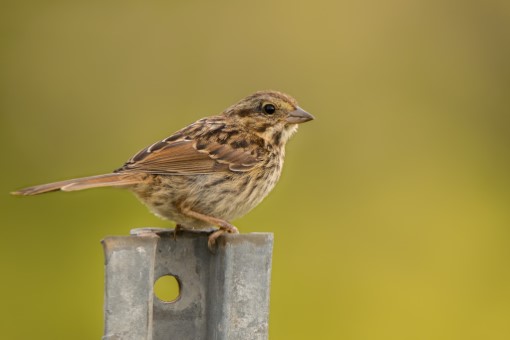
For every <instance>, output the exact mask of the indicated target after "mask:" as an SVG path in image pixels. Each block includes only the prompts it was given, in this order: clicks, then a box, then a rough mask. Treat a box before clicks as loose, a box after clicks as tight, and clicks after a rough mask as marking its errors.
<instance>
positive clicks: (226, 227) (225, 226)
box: [180, 206, 239, 251]
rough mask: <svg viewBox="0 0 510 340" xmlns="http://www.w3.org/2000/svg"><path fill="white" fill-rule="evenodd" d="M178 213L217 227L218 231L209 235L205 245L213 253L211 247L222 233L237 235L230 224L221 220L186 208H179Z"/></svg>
mask: <svg viewBox="0 0 510 340" xmlns="http://www.w3.org/2000/svg"><path fill="white" fill-rule="evenodd" d="M180 211H181V213H182V214H184V215H186V216H188V217H192V218H195V219H197V220H200V221H203V222H206V223H208V224H212V225H215V226H217V227H219V228H220V229H218V230H216V231H215V232H213V233H212V234H211V235H209V240H208V241H207V245H208V246H209V249H210V250H211V251H213V247H214V245H215V244H216V239H217V238H218V237H220V236H221V235H222V234H224V233H231V234H239V230H237V228H236V227H235V226H233V225H232V224H230V223H228V222H227V221H225V220H222V219H221V218H216V217H212V216H209V215H204V214H201V213H198V212H196V211H193V210H191V209H189V208H186V207H182V206H181V207H180Z"/></svg>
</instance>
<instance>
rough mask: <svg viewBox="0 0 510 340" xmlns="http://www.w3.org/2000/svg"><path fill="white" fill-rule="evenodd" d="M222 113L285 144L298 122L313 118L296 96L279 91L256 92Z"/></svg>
mask: <svg viewBox="0 0 510 340" xmlns="http://www.w3.org/2000/svg"><path fill="white" fill-rule="evenodd" d="M223 114H224V115H226V116H227V117H228V118H229V119H233V120H235V121H236V123H238V124H242V125H243V126H244V127H245V128H246V129H248V130H250V131H253V132H254V133H256V134H258V135H259V136H261V137H262V138H264V139H265V140H267V141H272V142H273V143H275V144H285V143H286V142H287V140H288V139H289V138H290V136H292V134H293V133H294V132H296V131H297V125H298V124H300V123H304V122H307V121H310V120H312V119H314V117H313V116H312V115H311V114H309V113H308V112H306V111H305V110H303V109H302V108H300V107H299V106H298V105H297V102H296V100H295V99H294V98H292V97H291V96H289V95H287V94H284V93H281V92H278V91H259V92H255V93H254V94H252V95H250V96H248V97H246V98H244V99H242V100H241V101H239V102H238V103H237V104H234V105H233V106H231V107H229V108H228V109H227V110H225V112H224V113H223Z"/></svg>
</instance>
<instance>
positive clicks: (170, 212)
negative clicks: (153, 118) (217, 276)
mask: <svg viewBox="0 0 510 340" xmlns="http://www.w3.org/2000/svg"><path fill="white" fill-rule="evenodd" d="M311 119H313V117H312V116H311V115H310V114H308V113H307V112H305V111H303V110H302V109H300V108H299V107H298V106H297V102H296V101H295V100H294V99H293V98H292V97H290V96H288V95H286V94H283V93H280V92H276V91H261V92H256V93H254V94H252V95H250V96H248V97H246V98H244V99H243V100H241V101H240V102H238V103H237V104H235V105H233V106H231V107H229V108H228V109H226V110H225V111H224V112H223V113H222V114H220V115H217V116H212V117H207V118H202V119H200V120H198V121H196V122H195V123H193V124H191V125H189V126H187V127H185V128H183V129H181V130H180V131H177V132H176V133H174V134H173V135H171V136H170V137H168V138H165V139H164V140H162V141H159V142H156V143H154V144H152V145H150V146H149V147H147V148H145V149H143V150H141V151H140V152H138V153H137V154H136V155H134V156H133V157H132V158H131V159H130V160H128V161H127V162H126V163H125V164H124V166H122V167H121V168H119V169H117V170H115V171H114V173H112V174H106V175H99V176H93V177H86V178H80V179H74V180H68V181H62V182H57V183H50V184H45V185H40V186H35V187H31V188H26V189H22V190H20V191H17V192H15V193H14V194H19V195H34V194H39V193H44V192H49V191H55V190H63V191H73V190H81V189H87V188H91V187H99V186H121V187H127V188H129V189H131V190H132V191H133V192H134V193H135V194H136V195H137V196H138V198H139V199H140V200H141V201H142V202H144V203H145V204H146V205H147V206H148V207H149V209H150V210H151V211H153V212H154V213H155V214H156V215H158V216H161V217H163V218H166V219H170V220H172V221H175V222H176V223H177V225H178V226H179V228H187V229H203V228H209V227H211V226H217V227H219V228H220V229H219V230H218V231H217V232H215V233H213V234H212V235H211V237H210V239H209V241H210V244H209V246H212V244H213V243H214V241H215V239H216V238H217V237H218V236H219V235H221V233H222V232H224V231H227V232H237V229H236V228H235V227H234V226H232V225H231V224H230V223H229V222H228V221H229V220H232V219H235V218H237V217H240V216H242V215H244V214H246V213H247V212H249V211H250V210H251V209H253V208H254V207H255V206H256V205H257V204H259V203H260V202H261V201H262V200H263V199H264V197H266V196H267V194H268V193H269V192H270V191H271V190H272V189H273V187H274V186H275V184H276V182H277V181H278V179H279V177H280V174H281V170H282V166H283V159H284V156H285V144H286V143H287V141H288V139H289V138H290V137H291V136H292V134H293V133H295V132H296V130H297V124H299V123H302V122H306V121H308V120H311Z"/></svg>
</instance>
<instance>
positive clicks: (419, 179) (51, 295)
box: [0, 0, 510, 340]
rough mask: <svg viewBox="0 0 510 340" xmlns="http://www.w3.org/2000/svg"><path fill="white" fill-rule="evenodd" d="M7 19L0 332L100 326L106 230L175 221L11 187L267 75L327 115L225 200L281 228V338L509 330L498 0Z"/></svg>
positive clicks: (37, 5)
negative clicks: (256, 202)
mask: <svg viewBox="0 0 510 340" xmlns="http://www.w3.org/2000/svg"><path fill="white" fill-rule="evenodd" d="M0 29H1V36H0V48H1V51H0V62H1V63H0V76H1V78H0V129H1V130H0V142H1V144H0V145H1V147H2V153H1V159H2V161H1V164H2V166H1V169H2V170H1V179H0V181H1V183H0V185H1V186H0V189H1V190H0V192H1V194H0V204H1V215H0V220H1V222H2V229H1V237H0V264H1V274H0V275H1V277H0V292H1V293H0V294H1V295H0V301H1V302H0V320H1V321H0V322H1V326H0V332H1V334H0V337H1V338H4V339H11V340H12V339H78V340H79V339H99V338H100V336H101V335H102V327H103V325H102V303H103V259H102V249H101V246H100V243H99V241H100V240H101V239H102V238H103V237H104V236H106V235H125V234H127V233H128V232H129V229H130V228H133V227H141V226H158V227H169V226H171V224H170V223H169V222H165V221H161V220H159V219H157V218H156V217H154V216H152V215H151V214H149V213H148V212H147V211H146V209H145V207H144V206H143V205H141V204H139V203H138V202H137V200H136V199H135V198H134V196H132V195H131V194H130V193H129V192H125V191H122V190H118V189H117V190H116V189H98V190H91V191H84V192H75V193H53V194H49V195H44V196H39V197H28V198H26V197H11V196H9V195H8V192H9V191H12V190H14V189H18V188H20V187H23V186H28V185H35V184H40V183H44V182H48V181H54V180H60V179H66V178H69V177H78V176H85V175H92V174H97V173H103V172H109V171H111V170H113V169H114V168H116V167H118V166H120V165H122V164H123V162H124V161H125V160H127V159H128V158H129V157H130V156H131V155H132V154H133V153H135V152H136V151H138V150H139V149H141V148H142V147H145V146H146V145H148V144H150V143H152V142H155V141H157V140H158V139H161V138H164V137H166V136H168V135H169V134H170V133H172V132H174V131H176V130H177V129H179V128H181V127H183V126H184V125H186V124H188V123H191V122H193V121H195V120H196V119H198V118H200V117H203V116H206V115H213V114H217V113H219V112H221V111H222V110H223V109H224V108H226V107H227V106H229V105H231V104H233V103H234V102H235V101H237V100H238V99H240V98H242V97H243V96H245V95H247V94H250V93H251V92H253V91H256V90H261V89H277V90H281V91H284V92H288V93H290V94H291V95H293V96H295V97H296V98H297V99H298V101H299V103H300V105H301V106H302V107H303V108H305V109H306V110H308V111H309V112H311V113H312V114H314V115H315V116H316V118H317V119H316V120H315V121H313V122H311V123H307V124H305V125H303V126H301V128H300V131H299V133H298V134H297V135H296V136H295V137H294V138H293V139H292V140H291V141H290V143H289V145H288V148H287V161H286V164H285V167H284V173H283V176H282V179H281V181H280V183H279V185H278V186H277V187H276V189H275V191H274V192H273V193H272V194H271V195H270V196H269V197H268V198H267V199H266V200H265V201H264V202H263V203H262V204H261V205H260V206H259V207H258V208H257V209H255V210H254V211H253V212H252V213H250V214H248V215H247V216H246V217H244V218H242V219H240V220H238V221H236V222H235V223H236V225H237V226H238V227H239V228H240V230H241V231H242V232H255V231H271V232H274V233H275V249H274V266H273V282H272V295H271V317H270V336H271V339H276V340H279V339H293V340H298V339H354V340H357V339H392V340H396V339H448V340H449V339H463V340H465V339H508V338H510V328H509V327H508V320H509V318H510V223H509V222H510V209H509V203H510V176H509V174H510V157H509V149H510V148H509V146H510V105H509V104H510V103H509V101H510V99H509V98H510V95H509V91H510V48H509V46H510V45H509V43H510V3H509V2H508V1H504V0H500V1H498V0H490V1H454V0H451V1H425V0H422V1H399V0H386V1H377V0H369V1H354V0H347V1H332V0H331V1H327V0H317V1H310V2H299V1H282V2H275V1H250V2H247V1H214V2H213V1H202V2H200V1H73V2H70V1H11V2H7V1H4V2H2V5H1V10H0Z"/></svg>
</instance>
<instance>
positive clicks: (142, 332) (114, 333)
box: [103, 229, 273, 340]
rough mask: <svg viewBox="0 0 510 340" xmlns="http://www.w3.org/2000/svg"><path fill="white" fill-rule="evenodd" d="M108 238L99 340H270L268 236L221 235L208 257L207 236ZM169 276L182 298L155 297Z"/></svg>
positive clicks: (139, 233)
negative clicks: (158, 284)
mask: <svg viewBox="0 0 510 340" xmlns="http://www.w3.org/2000/svg"><path fill="white" fill-rule="evenodd" d="M132 234H134V235H131V236H114V237H107V238H105V239H104V240H103V246H104V252H105V311H104V316H105V333H104V336H103V340H121V339H122V340H163V339H164V340H167V339H168V340H169V339H177V340H187V339H190V340H191V339H192V340H201V339H203V340H206V339H207V340H209V339H211V340H234V339H235V340H239V339H243V340H247V339H248V340H249V339H257V340H259V339H260V340H264V339H267V338H268V315H269V286H270V278H271V256H272V249H273V234H271V233H252V234H236V235H232V234H229V235H224V236H222V237H220V238H219V239H218V240H217V250H216V253H215V254H212V253H211V252H210V251H209V249H208V248H207V234H204V233H192V232H184V233H180V234H179V235H178V237H177V239H174V237H173V230H171V229H164V230H154V229H150V230H148V229H135V230H134V231H132ZM163 275H172V276H175V277H176V278H177V280H178V281H179V284H180V295H179V297H178V298H177V300H175V301H172V302H163V301H160V300H159V299H158V298H157V297H156V296H154V282H155V281H156V280H157V279H158V278H159V277H161V276H163Z"/></svg>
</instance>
